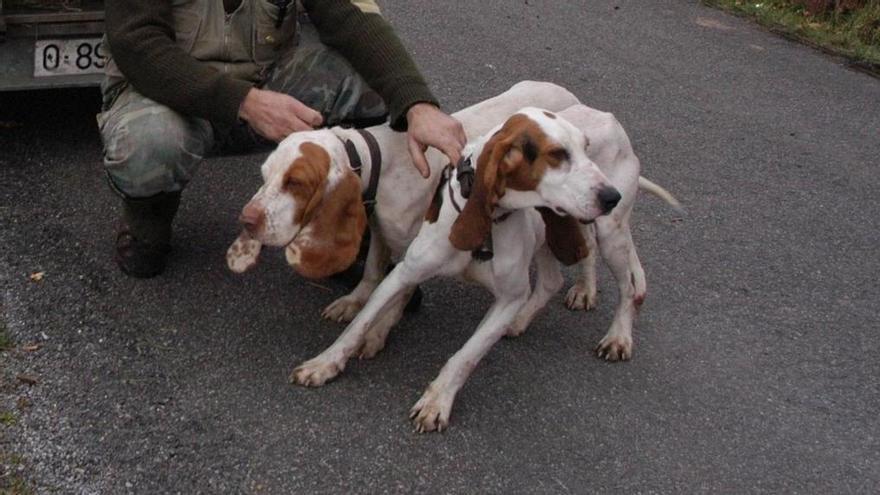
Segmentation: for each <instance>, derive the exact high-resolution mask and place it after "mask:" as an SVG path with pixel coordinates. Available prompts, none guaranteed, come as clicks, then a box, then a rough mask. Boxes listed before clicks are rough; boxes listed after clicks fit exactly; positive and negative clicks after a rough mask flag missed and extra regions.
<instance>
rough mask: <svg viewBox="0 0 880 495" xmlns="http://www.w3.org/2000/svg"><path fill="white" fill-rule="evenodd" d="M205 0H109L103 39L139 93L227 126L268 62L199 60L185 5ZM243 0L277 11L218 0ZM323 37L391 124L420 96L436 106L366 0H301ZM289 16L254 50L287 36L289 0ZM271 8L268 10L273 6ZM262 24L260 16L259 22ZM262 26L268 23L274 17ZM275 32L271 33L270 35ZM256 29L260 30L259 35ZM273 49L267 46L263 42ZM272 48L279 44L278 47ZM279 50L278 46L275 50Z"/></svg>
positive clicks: (401, 121)
mask: <svg viewBox="0 0 880 495" xmlns="http://www.w3.org/2000/svg"><path fill="white" fill-rule="evenodd" d="M203 1H204V0H162V1H156V0H111V1H107V2H105V3H106V6H105V14H106V25H107V40H108V43H109V45H110V46H109V48H110V52H111V53H112V58H113V62H114V64H115V65H116V66H117V67H118V69H119V71H120V72H121V73H122V74H124V76H125V78H126V79H127V80H128V81H129V82H130V83H131V84H132V85H133V86H134V87H135V88H137V90H138V91H140V92H141V93H142V94H144V95H145V96H147V97H149V98H151V99H153V100H155V101H157V102H159V103H162V104H163V105H167V106H168V107H170V108H172V109H174V110H176V111H178V112H181V113H183V114H186V115H192V116H195V117H201V118H205V119H208V120H211V121H212V122H215V123H216V124H218V125H222V126H229V125H232V124H233V123H234V122H235V121H236V119H237V118H238V110H239V107H240V106H241V103H242V101H243V100H244V97H245V95H246V94H247V92H248V91H249V90H250V89H251V88H252V87H253V86H254V84H255V83H256V82H257V80H258V79H259V77H260V76H259V71H260V69H262V68H265V65H266V63H265V62H266V60H251V61H249V62H250V64H251V66H252V67H251V66H247V65H246V62H248V61H240V62H236V63H235V65H234V67H233V68H234V70H232V71H229V70H218V69H219V67H218V65H217V63H216V61H210V60H209V61H206V60H199V59H198V58H196V57H194V56H193V55H192V54H191V53H190V52H189V50H187V47H186V46H185V43H186V39H185V38H186V35H187V33H181V32H179V31H178V30H179V29H180V27H181V26H185V25H186V22H185V17H186V14H187V12H186V10H187V9H190V8H192V6H193V5H195V4H198V3H200V2H203ZM244 2H247V3H248V5H246V7H248V8H249V9H250V10H249V11H253V12H257V13H261V12H277V10H278V9H277V6H275V5H274V4H275V2H273V1H270V0H224V2H223V3H224V4H226V6H227V9H230V10H235V7H237V6H238V5H237V4H238V3H244ZM302 4H303V7H304V8H305V10H306V12H307V13H308V15H309V17H310V19H311V20H312V22H313V23H314V24H315V27H316V28H317V30H318V32H319V34H320V36H321V41H322V42H323V43H324V44H326V45H328V46H330V47H332V48H334V49H336V50H337V51H339V52H340V53H341V54H342V55H343V56H345V58H346V59H348V60H349V62H350V63H351V64H352V65H353V66H354V68H355V69H356V70H357V71H358V72H359V73H360V74H361V75H362V76H363V78H364V79H365V80H366V81H367V83H368V84H369V85H370V86H371V87H372V88H373V89H374V90H376V92H378V93H379V94H380V95H381V96H382V98H383V99H384V100H385V102H386V105H387V106H388V111H389V114H390V118H391V123H392V127H394V128H395V129H397V130H405V128H406V111H407V110H408V109H409V107H411V106H412V105H414V104H415V103H419V102H428V103H432V104H435V105H436V104H437V100H436V98H434V96H433V95H432V94H431V91H430V90H429V89H428V86H427V84H426V83H425V80H424V78H423V77H422V76H421V74H420V73H419V71H418V69H417V67H416V65H415V63H414V62H413V61H412V59H411V58H410V56H409V55H408V54H407V52H406V49H405V48H404V47H403V44H402V43H401V42H400V39H399V38H398V37H397V35H395V34H394V31H393V30H392V28H391V26H390V25H389V24H388V22H387V21H385V20H384V18H382V16H381V15H380V14H379V13H378V7H376V6H375V3H374V2H373V1H372V0H303V1H302ZM288 8H289V11H288V14H287V18H288V21H287V22H284V24H283V26H282V27H281V28H280V29H281V31H279V33H278V34H279V35H278V36H275V35H271V36H269V35H266V34H263V36H262V37H257V38H255V40H254V43H256V44H257V45H258V46H256V47H255V49H256V50H257V55H258V58H259V53H260V52H259V50H261V49H262V50H263V53H265V52H266V49H267V47H266V46H263V44H265V43H266V42H267V40H269V41H271V43H285V42H287V41H290V40H292V37H293V29H294V27H293V26H295V22H292V21H293V20H294V19H295V17H296V12H295V9H296V2H295V1H294V0H290V6H289V7H288ZM273 9H274V10H273ZM261 22H262V21H261ZM270 24H272V25H271V26H269V25H268V24H267V23H265V22H263V25H266V29H270V28H272V27H274V23H270ZM269 34H273V33H269ZM258 35H259V33H258ZM268 48H272V47H268ZM276 48H277V47H276ZM275 52H278V50H275Z"/></svg>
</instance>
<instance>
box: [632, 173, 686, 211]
mask: <svg viewBox="0 0 880 495" xmlns="http://www.w3.org/2000/svg"><path fill="white" fill-rule="evenodd" d="M639 189H641V190H642V191H645V192H647V193H650V194H653V195H654V196H657V197H658V198H660V199H662V200H663V201H666V202H667V203H669V206H671V207H672V208H674V209H675V211H676V212H678V213H679V214H684V208H682V206H681V203H679V202H678V200H677V199H675V196H673V195H672V194H671V193H670V192H669V191H667V190H666V189H663V187H661V186H659V185H657V184H655V183H653V182H651V181H649V180H648V179H646V178H644V177H642V176H639Z"/></svg>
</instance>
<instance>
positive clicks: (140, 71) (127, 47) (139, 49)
mask: <svg viewBox="0 0 880 495" xmlns="http://www.w3.org/2000/svg"><path fill="white" fill-rule="evenodd" d="M104 14H105V21H106V22H105V24H106V26H107V40H108V43H109V45H110V53H111V54H112V56H113V60H114V61H115V62H116V65H117V66H118V67H119V70H120V71H122V73H123V74H124V75H125V77H126V79H128V81H129V82H130V83H131V84H132V85H133V86H134V87H135V88H136V89H137V90H138V91H139V92H141V93H142V94H143V95H144V96H146V97H148V98H150V99H153V100H155V101H157V102H159V103H161V104H163V105H166V106H168V107H169V108H172V109H173V110H176V111H178V112H180V113H182V114H185V115H192V116H195V117H201V118H204V119H208V120H211V121H213V122H216V123H220V124H226V125H231V124H233V123H234V122H235V121H236V119H237V118H238V109H239V107H240V106H241V102H242V101H244V97H245V95H247V93H248V91H250V89H251V84H250V83H248V82H247V81H241V80H237V79H234V78H232V77H229V76H227V75H225V74H222V73H220V72H219V71H217V70H216V69H213V68H212V67H209V66H207V65H205V64H201V63H199V61H197V60H195V59H194V58H192V57H191V56H190V55H189V54H188V53H186V52H185V51H184V50H182V49H181V48H180V47H179V46H178V45H177V44H176V43H175V34H174V28H173V16H172V11H171V1H170V0H161V1H155V0H112V1H108V2H105V12H104Z"/></svg>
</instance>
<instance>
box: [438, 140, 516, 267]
mask: <svg viewBox="0 0 880 495" xmlns="http://www.w3.org/2000/svg"><path fill="white" fill-rule="evenodd" d="M452 169H453V167H452V164H449V165H447V166H446V168H445V169H444V170H443V178H442V179H441V187H442V182H443V181H445V182H446V183H447V187H448V188H449V201H450V202H452V207H453V208H455V211H457V212H458V213H459V214H461V211H462V207H461V206H460V205H459V204H458V201H456V200H455V189H453V188H452ZM455 169H456V170H455V178H456V179H457V180H458V187H459V192H460V194H461V196H462V197H463V198H464V199H465V200H468V199H470V196H471V192H472V191H473V184H474V177H475V170H474V166H473V162H472V160H471V157H469V156H468V157H465V158H462V159H461V161H459V162H458V166H457V167H455ZM512 214H513V211H507V212H504V213H502V214H501V215H499V216H497V217H495V218H493V219H492V223H494V224H499V223H502V222H504V221H505V220H507V219H508V218H510V216H511V215H512ZM494 244H495V243H494V240H493V239H492V230H491V229H489V235H487V236H486V239H485V240H484V241H483V245H482V246H480V247H479V248H477V249H474V250H473V251H471V256H472V257H473V258H474V259H475V260H477V261H489V260H491V259H492V258H493V257H494V256H495V252H494V249H495V248H494Z"/></svg>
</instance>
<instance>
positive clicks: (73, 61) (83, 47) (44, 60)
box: [34, 38, 106, 77]
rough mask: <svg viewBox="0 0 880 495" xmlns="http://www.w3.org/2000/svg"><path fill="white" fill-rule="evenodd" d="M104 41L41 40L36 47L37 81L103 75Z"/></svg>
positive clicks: (90, 39) (35, 73)
mask: <svg viewBox="0 0 880 495" xmlns="http://www.w3.org/2000/svg"><path fill="white" fill-rule="evenodd" d="M101 41H102V39H101V38H77V39H58V40H38V41H37V42H36V43H35V44H34V77H46V76H66V75H76V74H101V73H103V72H104V62H105V59H104V57H105V56H106V54H105V53H104V45H103V43H102V42H101Z"/></svg>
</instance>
